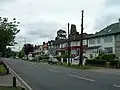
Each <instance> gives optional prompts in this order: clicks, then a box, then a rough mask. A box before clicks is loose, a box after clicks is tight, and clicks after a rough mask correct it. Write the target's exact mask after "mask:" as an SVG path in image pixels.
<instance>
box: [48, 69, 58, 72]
mask: <svg viewBox="0 0 120 90" xmlns="http://www.w3.org/2000/svg"><path fill="white" fill-rule="evenodd" d="M46 70H47V71H49V72H53V73H60V71H56V70H53V69H46Z"/></svg>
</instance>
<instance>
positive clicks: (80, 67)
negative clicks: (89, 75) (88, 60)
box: [57, 63, 98, 69]
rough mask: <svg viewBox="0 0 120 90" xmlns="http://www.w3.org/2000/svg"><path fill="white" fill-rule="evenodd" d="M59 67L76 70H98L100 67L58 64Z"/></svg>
mask: <svg viewBox="0 0 120 90" xmlns="http://www.w3.org/2000/svg"><path fill="white" fill-rule="evenodd" d="M57 65H58V66H63V67H69V68H74V69H98V67H92V66H78V65H70V66H68V65H67V64H66V63H63V64H60V63H59V64H57Z"/></svg>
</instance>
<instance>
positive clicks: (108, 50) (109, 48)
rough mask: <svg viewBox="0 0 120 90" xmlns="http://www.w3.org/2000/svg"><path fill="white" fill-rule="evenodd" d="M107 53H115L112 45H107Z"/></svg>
mask: <svg viewBox="0 0 120 90" xmlns="http://www.w3.org/2000/svg"><path fill="white" fill-rule="evenodd" d="M105 52H106V53H113V48H112V47H107V48H105Z"/></svg>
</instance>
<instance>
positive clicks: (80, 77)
mask: <svg viewBox="0 0 120 90" xmlns="http://www.w3.org/2000/svg"><path fill="white" fill-rule="evenodd" d="M68 75H69V76H71V77H75V78H79V79H83V80H87V81H91V82H94V81H95V80H93V79H89V78H84V77H80V76H76V75H72V74H68Z"/></svg>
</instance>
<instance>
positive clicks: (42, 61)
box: [40, 59, 48, 63]
mask: <svg viewBox="0 0 120 90" xmlns="http://www.w3.org/2000/svg"><path fill="white" fill-rule="evenodd" d="M40 62H41V63H44V62H48V59H42V60H40Z"/></svg>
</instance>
